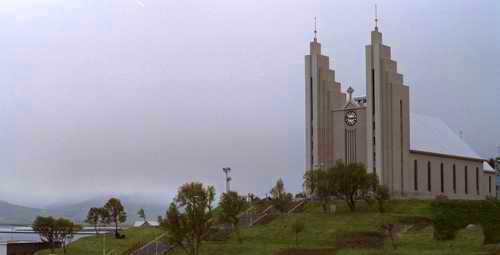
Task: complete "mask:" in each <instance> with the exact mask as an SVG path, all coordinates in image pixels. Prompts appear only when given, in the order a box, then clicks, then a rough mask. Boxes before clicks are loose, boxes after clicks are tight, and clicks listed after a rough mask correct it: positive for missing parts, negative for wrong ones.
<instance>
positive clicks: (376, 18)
mask: <svg viewBox="0 0 500 255" xmlns="http://www.w3.org/2000/svg"><path fill="white" fill-rule="evenodd" d="M375 31H378V13H377V4H375Z"/></svg>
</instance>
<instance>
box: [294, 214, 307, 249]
mask: <svg viewBox="0 0 500 255" xmlns="http://www.w3.org/2000/svg"><path fill="white" fill-rule="evenodd" d="M291 229H292V233H293V234H294V235H295V246H298V245H299V234H300V233H302V232H303V231H304V222H302V221H301V220H299V219H296V220H295V221H294V222H293V223H292V226H291Z"/></svg>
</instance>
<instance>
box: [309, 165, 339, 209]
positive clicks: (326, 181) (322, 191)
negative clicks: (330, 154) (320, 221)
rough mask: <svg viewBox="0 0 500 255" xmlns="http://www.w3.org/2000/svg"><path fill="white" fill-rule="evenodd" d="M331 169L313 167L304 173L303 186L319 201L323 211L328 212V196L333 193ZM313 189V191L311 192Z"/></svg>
mask: <svg viewBox="0 0 500 255" xmlns="http://www.w3.org/2000/svg"><path fill="white" fill-rule="evenodd" d="M332 178H333V175H332V169H328V170H326V169H313V170H309V171H307V172H306V174H305V175H304V186H305V188H306V190H307V191H308V192H309V193H310V194H312V195H314V197H315V198H317V199H319V201H320V202H321V207H322V208H323V212H325V213H326V212H328V210H329V208H328V205H329V203H330V197H331V196H332V195H334V193H335V183H334V182H333V179H332ZM312 191H314V193H311V192H312Z"/></svg>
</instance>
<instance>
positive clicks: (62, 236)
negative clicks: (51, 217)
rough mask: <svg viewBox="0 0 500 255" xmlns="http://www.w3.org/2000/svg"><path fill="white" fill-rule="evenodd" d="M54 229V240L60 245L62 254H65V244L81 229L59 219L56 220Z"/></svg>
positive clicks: (68, 221)
mask: <svg viewBox="0 0 500 255" xmlns="http://www.w3.org/2000/svg"><path fill="white" fill-rule="evenodd" d="M56 229H57V231H56V240H57V241H58V242H59V243H60V244H62V247H63V253H64V254H66V247H67V243H69V242H71V240H72V239H73V237H74V236H75V233H76V232H78V231H80V230H81V229H82V227H81V226H80V225H77V224H74V223H73V222H72V221H70V220H67V219H63V218H60V219H57V220H56Z"/></svg>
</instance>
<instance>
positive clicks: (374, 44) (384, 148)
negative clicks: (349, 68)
mask: <svg viewBox="0 0 500 255" xmlns="http://www.w3.org/2000/svg"><path fill="white" fill-rule="evenodd" d="M375 21H376V22H377V19H375ZM366 93H367V114H366V116H367V168H368V171H369V172H375V173H376V174H377V176H378V177H379V180H380V183H381V184H383V185H385V186H386V187H387V188H389V190H390V192H391V193H392V194H394V195H400V196H404V192H403V191H404V190H405V184H406V186H407V185H408V176H405V172H406V173H407V172H408V171H406V170H407V168H408V165H409V162H408V158H409V153H410V127H409V88H408V87H407V86H405V85H403V75H401V74H399V73H398V71H397V63H396V61H394V60H392V59H391V48H390V47H389V46H386V45H384V44H383V43H382V33H380V32H379V31H378V26H377V25H376V26H375V29H374V30H373V31H372V32H371V44H370V45H367V46H366ZM405 180H406V181H405Z"/></svg>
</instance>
